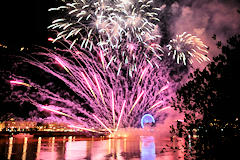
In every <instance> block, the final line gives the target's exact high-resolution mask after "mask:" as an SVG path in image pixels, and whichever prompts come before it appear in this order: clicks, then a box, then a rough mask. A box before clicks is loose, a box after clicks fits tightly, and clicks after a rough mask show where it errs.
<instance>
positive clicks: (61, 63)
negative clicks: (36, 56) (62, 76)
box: [55, 57, 72, 76]
mask: <svg viewBox="0 0 240 160" xmlns="http://www.w3.org/2000/svg"><path fill="white" fill-rule="evenodd" d="M55 60H56V61H57V62H58V63H59V64H60V65H61V66H62V67H63V68H64V69H65V71H66V72H67V73H68V74H69V75H71V76H72V74H71V72H70V71H69V69H68V68H67V67H66V65H65V64H64V62H63V61H62V60H61V59H60V58H59V57H55Z"/></svg>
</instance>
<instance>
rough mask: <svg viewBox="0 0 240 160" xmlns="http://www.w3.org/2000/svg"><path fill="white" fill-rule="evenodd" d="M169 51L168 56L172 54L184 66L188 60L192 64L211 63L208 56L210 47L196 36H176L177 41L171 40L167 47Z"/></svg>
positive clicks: (185, 34) (184, 34)
mask: <svg viewBox="0 0 240 160" xmlns="http://www.w3.org/2000/svg"><path fill="white" fill-rule="evenodd" d="M167 48H168V50H169V52H168V55H171V54H172V58H173V59H176V61H177V63H178V64H179V63H180V61H183V64H184V65H186V64H187V62H186V61H187V60H188V61H189V63H190V64H192V63H193V60H196V61H197V62H199V63H201V62H203V61H210V59H209V58H208V57H207V56H206V54H208V50H207V49H208V47H207V46H206V45H205V44H204V43H203V42H202V41H201V40H200V38H198V37H196V36H192V35H191V34H187V33H186V32H184V33H183V34H180V35H176V38H175V39H172V40H170V43H169V44H168V45H167Z"/></svg>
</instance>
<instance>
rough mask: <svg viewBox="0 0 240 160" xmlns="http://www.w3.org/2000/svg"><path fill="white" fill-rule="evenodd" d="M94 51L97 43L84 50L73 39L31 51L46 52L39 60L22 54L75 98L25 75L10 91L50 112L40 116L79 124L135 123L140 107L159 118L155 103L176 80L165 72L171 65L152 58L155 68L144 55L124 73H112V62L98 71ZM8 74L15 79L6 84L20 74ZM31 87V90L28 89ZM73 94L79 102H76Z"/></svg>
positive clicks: (160, 104)
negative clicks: (19, 87)
mask: <svg viewBox="0 0 240 160" xmlns="http://www.w3.org/2000/svg"><path fill="white" fill-rule="evenodd" d="M98 52H99V50H98V47H93V50H92V52H89V50H87V49H83V48H81V47H80V46H77V45H74V46H73V47H72V50H70V49H65V50H60V49H57V51H56V52H54V51H52V50H48V52H47V53H42V52H39V53H36V54H35V56H37V57H39V56H40V57H45V58H47V61H44V62H40V61H36V59H34V58H33V59H29V58H26V59H24V61H26V62H27V63H30V64H31V65H33V66H36V67H38V68H40V69H42V70H44V71H45V72H47V73H49V74H50V75H52V76H54V77H56V78H58V80H60V81H62V82H63V83H64V84H65V85H66V86H67V87H68V88H69V89H70V90H71V92H73V93H74V95H75V98H73V97H66V96H62V95H61V93H59V92H54V91H51V87H49V85H48V86H40V85H37V84H36V83H33V82H31V81H30V80H28V82H29V84H27V85H25V84H23V85H24V86H26V87H28V88H29V90H28V91H26V92H25V93H24V94H17V93H15V94H14V95H15V96H17V97H18V98H19V99H21V100H22V101H29V102H31V103H32V104H34V105H35V106H36V107H37V108H38V109H39V110H40V111H45V112H52V113H53V114H50V115H49V117H48V118H46V120H54V121H65V122H66V123H68V124H69V125H71V126H78V127H82V128H90V129H91V128H92V127H94V128H105V129H106V130H108V131H109V132H110V133H111V132H112V131H114V130H115V131H116V130H117V129H118V128H121V127H139V126H140V119H141V117H142V116H143V115H144V114H146V113H150V114H152V115H154V117H155V119H156V120H161V119H164V118H165V116H164V114H163V113H162V112H159V109H160V110H161V109H163V108H165V107H164V106H166V105H167V104H168V102H169V99H170V96H171V94H172V93H174V91H175V90H176V88H177V87H176V86H177V83H175V82H174V81H171V78H170V77H169V72H170V70H171V69H170V68H169V67H166V65H165V64H164V61H158V62H159V63H158V66H159V67H161V69H159V68H158V67H153V68H152V67H150V66H149V63H147V62H146V61H144V60H143V59H144V57H142V59H141V58H140V57H139V61H141V63H140V65H138V68H137V72H133V73H132V77H131V78H130V77H129V76H126V74H127V73H125V72H127V71H124V70H123V72H121V73H119V74H118V75H117V74H116V70H117V68H118V66H117V65H115V66H112V67H111V68H108V71H107V72H106V71H104V68H103V65H102V61H101V59H100V57H99V55H98ZM76 53H78V54H76ZM45 58H44V59H45ZM39 59H41V58H39ZM114 64H115V63H113V64H112V65H114ZM12 78H13V79H14V80H15V81H11V82H14V83H12V85H16V84H18V83H16V84H15V82H16V81H17V80H18V81H20V82H21V80H22V79H23V78H21V77H18V76H14V75H13V76H12ZM25 79H26V78H25ZM169 81H171V82H169ZM52 85H53V84H52ZM32 87H34V88H35V90H36V91H32V90H31V88H32ZM13 93H14V92H13ZM79 98H81V99H83V101H84V102H79V100H78V99H79ZM46 103H47V104H46ZM78 115H81V116H78ZM79 125H80V126H79ZM111 130H112V131H111Z"/></svg>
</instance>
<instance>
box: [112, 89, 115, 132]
mask: <svg viewBox="0 0 240 160" xmlns="http://www.w3.org/2000/svg"><path fill="white" fill-rule="evenodd" d="M112 117H113V128H114V127H115V111H114V95H113V91H112Z"/></svg>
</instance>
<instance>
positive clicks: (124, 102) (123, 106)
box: [115, 100, 126, 132]
mask: <svg viewBox="0 0 240 160" xmlns="http://www.w3.org/2000/svg"><path fill="white" fill-rule="evenodd" d="M125 104H126V100H124V101H123V105H122V109H121V113H120V116H119V119H118V123H117V127H116V129H115V132H116V131H117V130H118V127H119V124H120V122H121V118H122V115H123V111H124V108H125Z"/></svg>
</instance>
